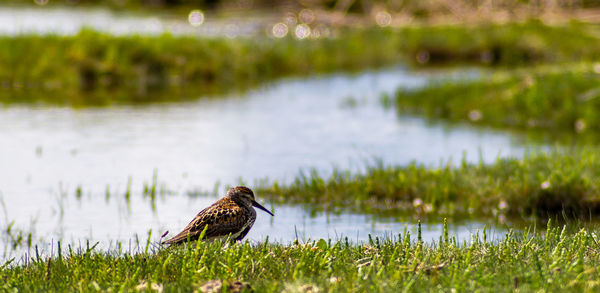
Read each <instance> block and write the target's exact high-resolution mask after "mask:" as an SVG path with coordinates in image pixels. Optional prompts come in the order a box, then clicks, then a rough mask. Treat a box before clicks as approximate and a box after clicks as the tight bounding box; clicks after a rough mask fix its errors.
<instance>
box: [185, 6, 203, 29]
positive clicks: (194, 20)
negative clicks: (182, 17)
mask: <svg viewBox="0 0 600 293" xmlns="http://www.w3.org/2000/svg"><path fill="white" fill-rule="evenodd" d="M188 21H189V22H190V24H191V25H192V26H201V25H202V24H203V23H204V13H203V12H202V11H201V10H198V9H195V10H192V11H190V14H189V15H188Z"/></svg>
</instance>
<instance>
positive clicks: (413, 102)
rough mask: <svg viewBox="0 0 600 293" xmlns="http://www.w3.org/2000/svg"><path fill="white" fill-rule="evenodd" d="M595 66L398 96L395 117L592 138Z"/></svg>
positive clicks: (596, 109) (597, 101)
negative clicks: (404, 115) (416, 116)
mask: <svg viewBox="0 0 600 293" xmlns="http://www.w3.org/2000/svg"><path fill="white" fill-rule="evenodd" d="M598 70H599V68H598V65H596V64H591V63H583V64H576V65H564V64H563V65H560V66H544V67H538V68H533V69H522V70H512V71H502V72H500V73H496V74H492V75H491V76H490V75H486V74H484V75H483V76H482V77H481V78H477V79H474V80H466V81H462V82H461V81H459V82H456V81H451V82H440V83H437V84H432V85H430V86H427V87H424V88H421V89H416V90H399V91H398V93H397V96H396V105H397V108H398V111H399V112H400V113H405V112H408V113H416V114H422V115H425V116H426V117H429V118H431V119H445V120H449V121H468V122H471V123H475V124H479V125H491V126H494V127H504V128H513V129H538V130H544V131H546V132H549V131H553V132H556V131H558V132H567V133H568V132H571V133H586V132H587V133H596V132H597V131H598V130H600V87H598V84H599V81H600V73H599V72H598Z"/></svg>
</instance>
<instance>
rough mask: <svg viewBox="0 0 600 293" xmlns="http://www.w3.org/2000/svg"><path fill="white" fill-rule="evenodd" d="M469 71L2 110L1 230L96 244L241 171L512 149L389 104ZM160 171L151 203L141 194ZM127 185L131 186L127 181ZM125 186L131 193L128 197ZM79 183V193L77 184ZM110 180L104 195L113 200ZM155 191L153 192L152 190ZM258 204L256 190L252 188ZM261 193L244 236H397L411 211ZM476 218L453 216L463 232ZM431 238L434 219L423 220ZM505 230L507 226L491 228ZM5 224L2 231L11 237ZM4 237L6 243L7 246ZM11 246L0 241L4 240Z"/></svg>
mask: <svg viewBox="0 0 600 293" xmlns="http://www.w3.org/2000/svg"><path fill="white" fill-rule="evenodd" d="M473 74H476V72H474V71H461V72H448V71H446V72H410V71H407V70H406V69H404V68H393V69H388V70H382V71H372V72H365V73H362V74H358V75H345V74H339V75H327V76H321V77H314V78H305V79H288V80H283V81H279V82H275V83H272V84H269V85H266V86H263V87H260V88H258V89H256V90H253V91H251V92H248V93H246V94H234V95H231V96H230V97H226V98H221V99H200V100H198V101H196V102H190V103H183V104H161V105H155V106H144V107H110V108H95V109H71V108H60V107H20V106H19V107H14V106H11V107H6V108H0V162H1V166H2V167H0V178H1V179H0V199H1V200H2V202H1V203H2V211H3V212H2V217H0V227H3V228H2V229H3V230H5V228H4V227H7V226H8V225H9V223H11V222H12V221H14V225H13V229H21V230H23V231H25V232H28V231H33V232H34V237H35V238H34V239H35V240H36V241H37V240H38V239H44V241H48V240H58V239H62V240H63V241H67V242H73V243H77V242H81V241H84V239H90V240H92V241H100V242H101V244H102V245H103V246H104V247H107V246H109V245H110V243H114V242H115V241H124V242H127V241H129V240H128V239H132V238H133V237H135V236H136V235H137V236H138V237H140V238H143V239H146V238H147V235H148V231H149V230H150V229H152V231H153V237H152V238H153V239H155V240H158V237H159V235H160V234H162V233H163V232H165V231H167V230H170V231H171V233H176V232H177V230H179V229H181V228H183V227H184V226H185V225H186V224H187V223H188V222H189V221H190V220H191V219H192V217H193V216H194V215H195V214H196V213H197V212H198V211H200V210H201V209H202V208H204V207H206V206H207V205H209V204H210V203H211V202H213V201H214V200H215V199H216V198H215V197H213V196H195V197H190V196H188V195H186V194H187V193H189V192H194V191H198V190H199V191H211V190H213V188H214V187H215V184H216V183H217V182H220V183H222V185H221V187H219V188H218V192H219V193H220V194H223V193H224V191H225V187H224V185H231V184H237V183H239V182H240V180H243V181H244V182H245V184H248V185H249V186H250V187H252V186H253V184H255V183H256V182H257V181H258V180H260V179H264V178H269V180H271V181H272V180H280V181H283V182H288V181H290V180H292V179H293V178H294V176H295V175H296V174H298V172H299V171H300V170H308V169H311V168H315V169H316V170H318V171H319V172H321V173H322V174H328V173H329V172H331V170H332V169H333V168H335V167H337V168H341V169H349V170H353V171H355V172H360V171H361V170H363V169H364V167H365V166H366V165H368V164H372V163H373V162H374V160H375V159H380V160H382V161H383V162H384V163H385V164H399V165H403V164H408V163H410V162H411V161H417V162H420V163H423V164H427V165H431V166H439V165H440V164H441V163H445V162H447V161H448V160H450V159H453V160H454V161H455V162H459V161H460V159H461V158H462V157H463V156H465V155H466V159H467V160H469V161H478V160H479V159H480V158H481V159H483V160H484V161H486V162H491V161H493V160H494V159H496V158H497V157H498V156H520V155H522V154H523V153H524V150H525V149H526V147H527V146H525V145H523V144H522V143H521V141H522V138H520V137H518V136H515V135H511V134H509V133H505V132H497V131H491V130H482V129H477V128H473V127H469V126H461V125H453V126H448V125H444V124H430V123H427V122H426V121H425V120H423V119H420V118H415V117H410V116H406V117H404V116H399V115H398V114H397V113H396V112H395V111H394V110H393V109H389V110H386V109H385V107H383V106H382V103H381V95H382V94H390V95H391V94H392V93H393V92H394V91H395V89H397V88H399V87H405V88H411V87H418V86H423V85H425V84H426V83H427V82H429V81H430V80H432V79H439V78H448V77H452V78H460V77H461V76H462V77H465V78H468V77H469V76H472V75H473ZM154 174H156V175H157V185H158V189H159V191H160V190H165V193H164V195H163V196H158V198H157V200H156V202H155V208H154V209H153V207H152V205H151V204H150V201H149V199H148V198H144V197H143V196H142V191H143V187H144V184H151V182H152V180H153V176H154ZM128 182H130V183H128ZM128 184H130V185H131V191H132V193H131V199H130V203H129V204H127V201H126V200H125V197H124V194H125V191H126V190H127V186H128ZM78 187H80V188H81V197H80V198H77V195H76V194H77V192H76V190H77V189H78ZM107 191H108V193H109V196H108V197H107V195H106V194H107ZM159 193H160V192H159ZM257 198H258V200H259V201H261V197H260V194H258V195H257ZM263 204H264V205H265V206H267V207H270V208H272V209H273V210H274V213H275V217H270V216H269V215H267V214H266V213H263V212H261V211H258V219H257V221H256V223H255V226H254V228H253V229H252V230H251V231H250V233H249V234H248V238H249V239H250V240H252V241H256V240H261V239H264V238H265V237H266V236H267V235H268V236H269V238H270V239H274V240H277V241H281V242H285V243H287V242H290V241H292V240H293V239H294V237H295V235H296V232H297V233H298V235H299V236H301V238H303V239H309V238H310V239H315V238H321V237H331V238H339V237H342V236H347V237H348V238H350V239H351V240H364V239H366V238H367V236H368V234H374V235H379V236H383V235H397V234H398V233H401V232H402V231H403V230H404V227H405V226H407V227H408V229H409V230H411V231H414V229H415V225H414V222H412V223H406V222H402V221H398V219H393V218H392V219H390V218H387V219H381V218H377V217H374V216H371V215H357V214H350V213H348V214H341V215H327V214H318V215H316V216H312V217H311V216H309V215H308V214H307V213H306V212H305V211H304V210H303V209H302V208H301V207H298V206H286V205H283V206H281V205H271V204H270V203H268V202H264V201H263ZM483 226H484V223H469V224H464V225H463V224H461V225H457V226H451V229H452V232H453V233H455V234H456V235H457V236H459V237H463V238H465V239H467V237H468V236H469V235H470V233H471V232H473V231H474V230H476V229H482V228H483ZM423 231H424V236H423V238H424V239H425V240H431V239H438V238H439V235H440V225H433V226H424V228H423ZM499 231H502V230H499ZM6 237H7V236H6V235H3V236H2V238H3V239H5V240H6ZM5 242H6V241H3V244H2V245H6V243H5ZM5 248H6V246H5Z"/></svg>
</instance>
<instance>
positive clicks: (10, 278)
mask: <svg viewBox="0 0 600 293" xmlns="http://www.w3.org/2000/svg"><path fill="white" fill-rule="evenodd" d="M570 229H576V228H570ZM570 229H568V228H566V226H565V227H562V228H560V227H553V226H551V225H550V224H549V225H548V228H547V229H545V231H525V232H524V233H513V232H510V233H509V234H507V235H506V236H505V237H502V238H500V239H490V238H491V237H490V236H489V235H487V233H486V232H485V231H482V233H481V234H479V233H478V234H476V235H473V237H472V239H471V240H470V241H468V242H467V241H465V242H459V241H457V240H456V239H455V238H454V237H451V236H449V235H448V232H447V229H444V232H443V233H442V234H441V235H440V237H439V241H437V242H435V243H433V244H427V243H424V242H422V241H421V238H420V234H418V235H416V237H415V235H410V234H409V233H407V232H406V231H405V232H404V233H401V234H399V235H398V237H395V239H393V240H392V239H387V240H384V239H378V238H376V239H371V241H369V242H367V243H364V244H353V243H348V241H347V240H344V239H341V240H339V241H327V240H318V241H309V242H306V243H297V244H289V245H284V244H273V243H268V242H267V241H265V242H260V243H255V244H250V243H248V242H244V243H241V244H235V245H231V246H229V247H228V248H223V247H222V246H223V245H222V244H220V243H218V242H215V243H209V244H207V243H202V242H198V243H194V244H192V245H187V246H180V247H175V248H155V249H153V250H155V251H152V250H148V249H146V250H143V249H140V251H139V252H122V251H121V252H120V251H118V250H117V251H111V252H102V251H95V250H94V248H93V247H92V248H84V249H78V250H76V251H74V250H73V249H72V247H70V246H69V247H63V252H62V253H57V254H56V255H55V256H54V257H52V258H49V257H47V256H36V255H35V254H33V255H32V256H31V257H30V258H27V259H26V260H22V261H21V262H19V263H17V262H16V261H14V260H13V261H12V263H11V261H9V262H7V263H5V264H3V265H0V281H1V282H0V288H1V289H0V290H4V291H12V290H15V289H16V290H19V291H109V290H110V291H123V290H150V288H156V289H159V288H160V289H162V290H164V291H166V292H174V291H193V290H199V288H200V286H201V285H202V284H203V283H205V282H206V281H209V280H224V281H226V282H233V281H241V282H245V283H247V284H248V285H249V286H250V287H251V288H252V289H253V290H254V291H256V292H281V291H282V290H287V292H307V289H308V288H310V287H312V288H313V289H316V288H318V289H319V290H321V292H350V291H352V292H367V291H368V292H402V291H404V292H422V291H431V292H434V291H435V292H439V291H451V290H452V291H453V290H456V291H457V292H465V291H496V292H498V291H504V292H505V291H512V290H517V289H518V290H519V291H521V292H533V291H539V290H543V291H545V292H547V291H550V292H564V291H569V292H594V291H597V290H598V288H599V286H600V282H599V281H598V278H599V277H600V274H599V271H598V262H600V250H599V244H598V240H599V239H598V235H597V233H596V232H594V229H593V228H582V229H580V230H578V231H577V230H575V231H574V232H568V231H569V230H570ZM411 237H412V238H411ZM415 238H416V239H415ZM313 292H314V291H313Z"/></svg>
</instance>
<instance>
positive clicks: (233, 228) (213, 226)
mask: <svg viewBox="0 0 600 293" xmlns="http://www.w3.org/2000/svg"><path fill="white" fill-rule="evenodd" d="M253 206H256V207H258V208H260V209H262V210H264V211H266V212H267V213H269V214H271V216H272V215H273V214H272V213H271V212H269V211H268V210H267V209H265V208H264V207H263V206H261V205H260V204H258V203H257V202H256V201H254V193H253V192H252V190H250V188H248V187H245V186H237V187H232V188H230V189H229V190H228V191H227V195H226V196H225V197H223V198H221V199H219V200H218V201H216V202H215V203H213V204H212V205H211V206H209V207H207V208H205V209H204V210H202V211H200V212H199V213H198V214H197V215H196V217H194V219H193V220H192V221H191V222H190V223H189V224H188V225H187V226H186V227H185V228H184V229H183V231H181V232H179V234H177V235H175V236H174V237H173V238H171V239H169V240H167V241H165V242H163V243H164V244H176V243H182V242H186V241H188V240H189V241H192V240H197V239H198V238H199V237H200V234H201V233H202V231H203V230H204V229H205V227H206V233H205V234H204V239H205V240H214V239H218V238H224V237H230V239H233V240H242V238H244V237H245V236H246V234H248V231H250V228H252V225H253V224H254V221H255V220H256V211H255V210H254V208H253Z"/></svg>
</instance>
